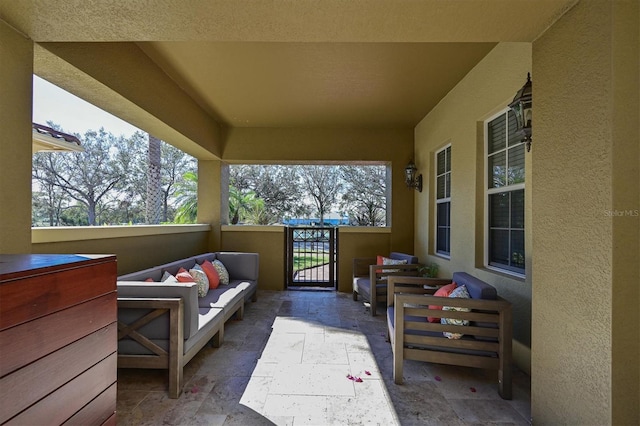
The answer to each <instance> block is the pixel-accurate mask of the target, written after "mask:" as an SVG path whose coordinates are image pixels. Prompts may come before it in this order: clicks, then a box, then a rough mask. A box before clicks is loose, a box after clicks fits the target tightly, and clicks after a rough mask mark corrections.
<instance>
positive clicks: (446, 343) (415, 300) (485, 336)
mask: <svg viewBox="0 0 640 426" xmlns="http://www.w3.org/2000/svg"><path fill="white" fill-rule="evenodd" d="M453 281H454V282H456V283H457V284H458V286H461V285H465V286H467V289H468V290H469V293H470V294H471V295H472V296H471V297H472V298H469V299H462V298H449V297H435V296H433V294H434V293H435V291H436V290H437V289H438V288H439V286H442V285H444V284H447V283H450V282H451V280H445V281H443V280H441V279H432V278H421V277H402V276H390V277H389V279H388V294H387V324H388V329H387V331H388V338H389V339H390V341H391V347H392V351H393V379H394V382H395V383H396V384H402V380H403V378H402V369H403V363H404V360H407V359H408V360H418V361H426V362H433V363H439V364H450V365H460V366H466V367H475V368H486V369H492V370H497V372H498V387H499V393H500V396H501V397H502V398H504V399H511V397H512V372H511V362H512V360H511V339H512V327H513V324H512V315H511V303H509V302H508V301H506V300H504V299H502V298H501V297H499V296H497V294H495V289H494V288H493V287H491V286H490V285H489V284H487V283H485V282H483V281H481V280H479V279H477V278H475V277H473V276H472V275H469V274H467V273H464V272H456V273H454V275H453ZM478 286H482V289H481V290H485V289H487V287H485V286H488V287H490V288H491V289H494V295H495V296H494V297H495V298H494V299H493V300H487V299H481V298H475V297H474V295H475V296H477V295H478V294H479V293H478V292H477V290H478ZM488 290H490V289H488ZM489 293H491V291H489ZM483 294H484V293H483ZM429 306H450V307H461V308H468V309H470V311H469V312H462V311H449V310H448V311H446V312H445V311H442V310H436V309H430V308H429ZM427 317H437V318H440V317H445V318H452V319H462V320H468V321H469V325H445V324H441V323H440V322H437V323H433V322H428V321H427ZM443 332H452V333H461V334H463V335H464V336H463V337H462V338H460V339H449V338H447V337H445V336H444V335H443Z"/></svg>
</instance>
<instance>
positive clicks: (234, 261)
mask: <svg viewBox="0 0 640 426" xmlns="http://www.w3.org/2000/svg"><path fill="white" fill-rule="evenodd" d="M216 259H218V260H219V261H220V262H222V264H223V265H224V267H225V268H226V269H227V271H229V276H230V277H231V279H234V280H251V281H256V282H257V281H258V268H259V264H260V259H259V256H258V253H234V252H224V251H221V252H217V253H216Z"/></svg>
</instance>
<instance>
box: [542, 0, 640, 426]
mask: <svg viewBox="0 0 640 426" xmlns="http://www.w3.org/2000/svg"><path fill="white" fill-rule="evenodd" d="M638 16H639V11H638V3H637V1H631V0H628V1H627V0H618V1H613V2H612V1H608V0H598V1H596V0H593V1H589V2H579V3H578V4H576V5H575V6H574V7H573V8H572V9H571V10H570V11H568V12H567V14H566V15H564V16H563V17H562V18H561V19H560V20H559V21H558V22H556V23H555V24H554V25H553V26H552V27H551V28H550V29H549V30H548V31H547V32H546V33H545V34H544V35H543V36H541V37H540V38H539V39H538V40H536V41H535V42H534V44H533V74H532V79H533V99H534V100H533V140H534V142H533V146H532V148H531V150H532V154H533V161H534V164H535V167H534V168H533V182H534V185H533V195H532V198H533V219H532V226H533V232H532V234H533V239H534V241H533V321H532V334H533V338H532V375H531V394H532V401H531V403H532V407H531V408H532V416H533V422H534V423H535V424H638V421H639V419H640V417H639V414H638V413H639V411H638V400H639V397H640V393H639V383H640V376H639V368H638V358H639V355H640V353H639V345H640V343H639V341H640V335H639V331H638V324H639V316H638V305H639V291H640V290H639V286H638V282H639V281H640V276H639V275H640V274H639V270H638V257H639V255H640V253H639V247H638V235H639V234H638V222H639V220H640V219H639V217H638V216H639V213H638V211H639V206H638V198H639V186H640V183H639V182H640V177H639V175H638V166H639V157H638V111H639V109H638V94H639V86H638V75H639V70H638V55H639V54H638V52H639V44H638Z"/></svg>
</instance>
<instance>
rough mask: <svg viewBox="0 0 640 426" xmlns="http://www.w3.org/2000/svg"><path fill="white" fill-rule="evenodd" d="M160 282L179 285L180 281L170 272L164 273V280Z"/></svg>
mask: <svg viewBox="0 0 640 426" xmlns="http://www.w3.org/2000/svg"><path fill="white" fill-rule="evenodd" d="M160 281H162V282H163V283H165V282H166V283H177V282H178V279H177V278H176V277H174V276H173V275H171V274H170V273H169V272H167V271H164V274H162V278H161V279H160Z"/></svg>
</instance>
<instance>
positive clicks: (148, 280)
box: [144, 277, 153, 283]
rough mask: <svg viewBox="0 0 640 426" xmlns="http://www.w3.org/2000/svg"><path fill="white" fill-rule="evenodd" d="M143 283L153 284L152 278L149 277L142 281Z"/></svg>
mask: <svg viewBox="0 0 640 426" xmlns="http://www.w3.org/2000/svg"><path fill="white" fill-rule="evenodd" d="M144 282H145V283H152V282H153V278H151V277H149V278H147V279H146V280H144Z"/></svg>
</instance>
